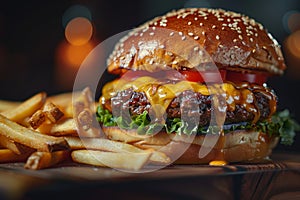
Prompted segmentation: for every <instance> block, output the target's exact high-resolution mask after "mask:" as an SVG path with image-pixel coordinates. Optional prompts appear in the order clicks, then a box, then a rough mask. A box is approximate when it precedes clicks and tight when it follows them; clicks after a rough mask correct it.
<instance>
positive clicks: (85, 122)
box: [72, 88, 100, 137]
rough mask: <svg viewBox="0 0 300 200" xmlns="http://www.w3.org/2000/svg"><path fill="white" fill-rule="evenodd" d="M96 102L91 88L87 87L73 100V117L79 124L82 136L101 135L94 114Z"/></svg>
mask: <svg viewBox="0 0 300 200" xmlns="http://www.w3.org/2000/svg"><path fill="white" fill-rule="evenodd" d="M94 106H95V103H94V100H93V98H92V93H91V90H90V89H89V88H85V89H84V90H83V91H82V92H81V93H80V95H79V96H78V97H77V98H76V99H75V100H74V102H73V110H72V112H73V117H74V120H75V122H76V125H77V129H78V135H80V136H82V137H99V136H100V131H99V129H97V127H96V124H98V123H97V122H96V117H94V116H93V115H92V113H94V112H93V110H95V108H94Z"/></svg>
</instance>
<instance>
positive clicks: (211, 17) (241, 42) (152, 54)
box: [107, 8, 286, 75]
mask: <svg viewBox="0 0 300 200" xmlns="http://www.w3.org/2000/svg"><path fill="white" fill-rule="evenodd" d="M209 62H213V63H215V64H216V65H217V67H218V68H221V69H226V70H233V71H248V72H257V71H259V72H265V73H267V74H270V75H280V74H282V73H283V71H284V69H285V68H286V66H285V64H284V59H283V56H282V52H281V50H280V46H279V44H278V43H277V41H276V40H275V39H274V38H273V37H272V36H271V34H270V33H268V31H267V30H266V29H264V27H263V26H262V25H261V24H260V23H258V22H256V21H255V20H253V19H251V18H249V17H247V16H244V15H242V14H238V13H235V12H229V11H224V10H221V9H207V8H192V9H181V10H178V11H172V12H169V13H167V14H166V15H164V16H161V17H157V18H155V19H153V20H151V21H149V22H147V23H145V24H143V25H142V26H140V27H138V28H136V29H134V30H133V31H132V32H130V33H129V34H128V35H126V36H125V37H124V38H122V39H121V40H120V42H119V43H118V44H117V45H116V46H115V49H114V51H113V52H112V54H111V55H110V57H109V58H108V60H107V65H108V71H109V72H110V73H115V74H120V73H123V72H124V70H127V69H128V70H147V71H159V70H164V69H167V68H168V69H169V68H172V69H176V70H182V69H184V68H195V67H196V66H201V64H205V63H209ZM203 70H207V69H203Z"/></svg>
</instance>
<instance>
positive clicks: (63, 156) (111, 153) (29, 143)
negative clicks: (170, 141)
mask: <svg viewBox="0 0 300 200" xmlns="http://www.w3.org/2000/svg"><path fill="white" fill-rule="evenodd" d="M96 107H97V103H96V102H95V101H94V100H93V99H92V95H91V91H90V89H89V88H85V89H84V90H83V91H80V92H77V93H73V94H72V93H66V94H61V95H56V96H50V97H47V94H46V93H45V92H41V93H38V94H36V95H34V96H32V97H31V98H29V99H27V100H26V101H24V102H9V101H3V100H0V163H13V162H23V163H25V164H24V167H25V168H26V169H34V170H37V169H44V168H49V167H55V166H59V165H58V164H59V163H64V162H67V163H69V162H76V163H82V164H87V165H93V166H100V167H111V168H116V169H125V170H134V171H137V170H140V169H142V168H143V167H144V166H145V165H147V164H161V165H167V164H169V163H170V158H169V157H168V156H167V155H165V154H164V153H162V152H159V151H156V150H153V149H141V148H138V147H136V146H134V145H132V144H127V143H123V142H117V141H113V140H109V139H105V137H104V135H103V134H102V133H101V131H100V130H101V129H100V128H99V125H98V122H97V121H96V118H95V116H94V113H95V109H96Z"/></svg>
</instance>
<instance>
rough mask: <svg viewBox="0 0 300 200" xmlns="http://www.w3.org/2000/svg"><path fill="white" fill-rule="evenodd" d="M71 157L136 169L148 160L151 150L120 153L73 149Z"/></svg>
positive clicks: (76, 160) (83, 161)
mask: <svg viewBox="0 0 300 200" xmlns="http://www.w3.org/2000/svg"><path fill="white" fill-rule="evenodd" d="M71 156H72V159H73V161H75V162H78V163H83V164H88V165H93V166H100V167H111V168H118V169H126V170H134V171H138V170H140V169H142V168H143V166H144V165H145V164H146V163H147V162H148V161H149V158H150V156H151V152H143V153H123V152H122V153H120V152H117V153H116V152H104V151H95V150H76V151H73V152H72V154H71Z"/></svg>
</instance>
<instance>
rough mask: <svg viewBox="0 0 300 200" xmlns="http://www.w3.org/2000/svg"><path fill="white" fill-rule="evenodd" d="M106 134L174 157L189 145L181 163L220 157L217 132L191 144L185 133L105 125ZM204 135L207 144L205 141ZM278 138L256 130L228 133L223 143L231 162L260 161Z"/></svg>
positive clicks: (200, 162)
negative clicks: (203, 152) (146, 131)
mask: <svg viewBox="0 0 300 200" xmlns="http://www.w3.org/2000/svg"><path fill="white" fill-rule="evenodd" d="M103 131H104V133H105V134H106V135H107V137H108V138H109V139H111V140H116V141H121V142H126V143H131V144H133V145H136V146H138V147H140V148H152V149H156V150H158V151H162V152H164V153H166V154H167V155H168V156H171V157H172V154H173V153H174V152H176V151H177V150H178V149H180V147H181V146H182V145H188V148H187V149H186V150H185V151H184V153H183V154H182V155H181V156H180V157H179V158H178V159H176V161H175V163H179V164H205V163H209V162H210V161H213V160H215V159H216V158H217V155H218V153H219V152H220V149H218V148H215V146H216V145H215V142H213V141H216V140H215V139H216V137H218V136H216V135H207V137H206V136H204V135H201V136H196V137H195V138H194V139H193V141H192V142H191V143H189V144H187V143H186V141H187V140H186V139H187V138H186V137H185V136H178V135H176V134H166V133H158V134H156V135H155V136H153V137H149V136H140V135H138V134H137V133H135V131H134V130H130V131H128V130H123V129H120V128H118V127H103ZM205 137H206V138H205ZM204 138H205V140H206V141H205V143H204ZM277 143H278V138H274V137H272V138H270V137H268V135H267V134H264V133H261V132H256V131H243V130H239V131H234V132H231V133H227V134H225V140H224V144H223V148H222V149H223V150H224V154H223V155H224V157H223V158H224V160H225V161H227V162H229V163H232V162H261V161H263V160H265V159H266V158H267V157H268V156H269V155H270V154H271V152H272V149H273V148H274V147H275V146H276V144H277ZM200 149H206V150H208V152H209V153H208V154H207V155H205V156H204V157H202V158H199V151H200Z"/></svg>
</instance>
